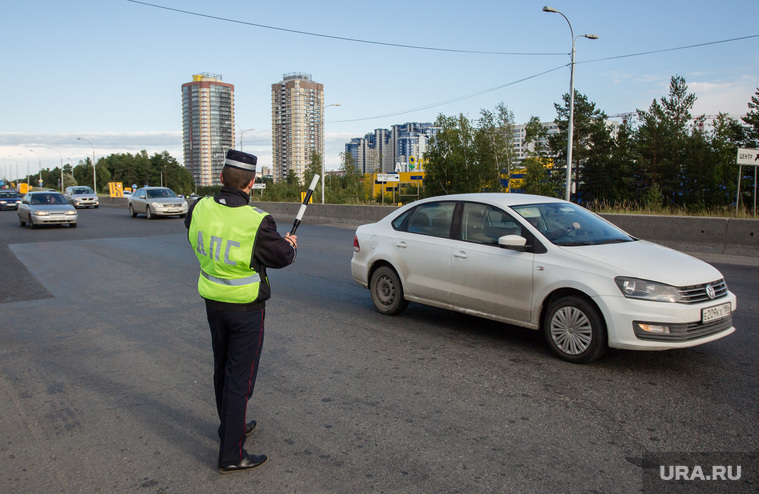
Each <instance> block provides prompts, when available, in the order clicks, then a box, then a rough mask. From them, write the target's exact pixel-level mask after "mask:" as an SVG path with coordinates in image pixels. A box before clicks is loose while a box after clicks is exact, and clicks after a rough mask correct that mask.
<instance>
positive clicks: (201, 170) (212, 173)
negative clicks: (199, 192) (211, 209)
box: [182, 73, 235, 186]
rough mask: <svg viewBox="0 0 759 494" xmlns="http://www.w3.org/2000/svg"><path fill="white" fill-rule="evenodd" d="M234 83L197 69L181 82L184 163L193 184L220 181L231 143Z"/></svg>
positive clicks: (233, 117) (207, 183)
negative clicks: (186, 79) (190, 174)
mask: <svg viewBox="0 0 759 494" xmlns="http://www.w3.org/2000/svg"><path fill="white" fill-rule="evenodd" d="M234 130H235V87H234V86H233V85H232V84H227V83H225V82H222V79H221V75H219V74H208V73H201V74H195V75H193V76H192V82H188V83H186V84H182V135H183V143H184V166H185V168H187V169H188V170H190V172H191V173H192V177H193V180H195V185H196V186H198V185H201V186H208V185H221V181H220V180H219V175H220V173H221V169H222V168H223V167H224V156H225V154H226V152H227V149H229V148H232V147H234V139H235V136H234Z"/></svg>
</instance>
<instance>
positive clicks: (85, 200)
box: [63, 185, 100, 208]
mask: <svg viewBox="0 0 759 494" xmlns="http://www.w3.org/2000/svg"><path fill="white" fill-rule="evenodd" d="M63 195H64V197H65V198H66V200H67V201H68V202H69V204H71V205H72V206H74V207H75V208H88V207H90V206H92V207H95V208H97V207H99V206H100V199H99V198H98V196H97V194H95V192H94V191H93V190H92V188H91V187H86V186H82V185H74V186H71V187H66V190H65V191H64V192H63Z"/></svg>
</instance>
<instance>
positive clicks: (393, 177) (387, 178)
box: [377, 173, 401, 182]
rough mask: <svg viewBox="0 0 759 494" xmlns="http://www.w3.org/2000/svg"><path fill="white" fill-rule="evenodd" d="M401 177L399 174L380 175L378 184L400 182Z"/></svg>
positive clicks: (378, 175)
mask: <svg viewBox="0 0 759 494" xmlns="http://www.w3.org/2000/svg"><path fill="white" fill-rule="evenodd" d="M400 181H401V176H400V175H398V174H397V173H378V174H377V182H400Z"/></svg>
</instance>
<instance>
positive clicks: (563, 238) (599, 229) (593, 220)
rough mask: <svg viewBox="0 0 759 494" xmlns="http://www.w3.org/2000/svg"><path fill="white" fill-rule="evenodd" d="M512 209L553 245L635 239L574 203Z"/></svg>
mask: <svg viewBox="0 0 759 494" xmlns="http://www.w3.org/2000/svg"><path fill="white" fill-rule="evenodd" d="M512 209H513V210H514V211H516V212H517V213H518V214H519V215H521V216H522V217H523V218H524V219H525V220H527V221H528V222H529V223H530V224H531V225H532V226H534V227H535V228H536V229H537V230H538V231H539V232H540V233H541V234H543V236H544V237H546V238H547V239H548V240H549V241H550V242H552V243H553V244H556V245H563V246H575V245H598V244H612V243H619V242H632V241H634V240H635V239H634V238H632V237H630V236H629V235H627V234H626V233H625V232H623V231H622V230H620V229H618V228H617V227H615V226H614V225H612V224H611V223H608V222H606V221H604V220H603V219H601V218H599V217H598V216H596V215H594V214H593V213H591V212H590V211H588V210H587V209H585V208H582V207H580V206H578V205H577V204H570V203H565V202H555V203H546V204H527V205H523V206H513V207H512Z"/></svg>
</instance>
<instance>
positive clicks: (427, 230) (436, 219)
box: [406, 202, 456, 238]
mask: <svg viewBox="0 0 759 494" xmlns="http://www.w3.org/2000/svg"><path fill="white" fill-rule="evenodd" d="M454 209H456V203H455V202H428V203H425V204H421V205H419V206H418V207H417V208H415V209H414V210H413V211H412V212H411V213H410V215H409V218H408V223H407V228H406V231H407V232H409V233H420V234H423V235H432V236H433V237H443V238H448V237H449V236H450V234H451V222H452V221H453V211H454Z"/></svg>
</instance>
